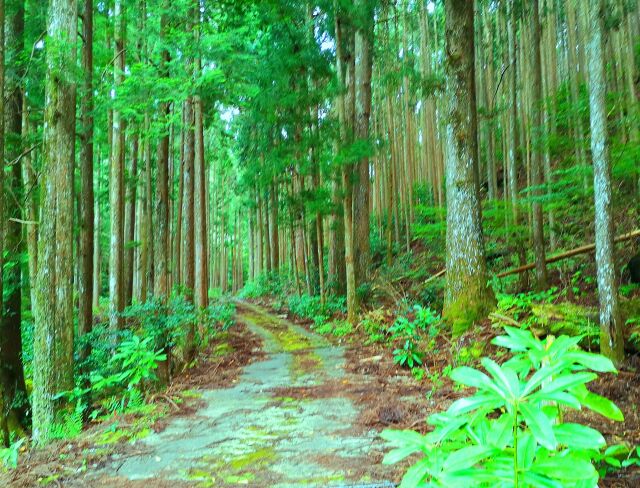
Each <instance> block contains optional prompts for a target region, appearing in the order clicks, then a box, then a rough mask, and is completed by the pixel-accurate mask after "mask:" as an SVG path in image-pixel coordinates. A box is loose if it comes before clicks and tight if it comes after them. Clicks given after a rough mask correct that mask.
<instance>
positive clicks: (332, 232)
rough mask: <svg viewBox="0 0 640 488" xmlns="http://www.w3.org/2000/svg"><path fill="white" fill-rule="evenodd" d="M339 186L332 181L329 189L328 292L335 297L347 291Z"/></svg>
mask: <svg viewBox="0 0 640 488" xmlns="http://www.w3.org/2000/svg"><path fill="white" fill-rule="evenodd" d="M340 186H341V185H340V183H339V181H338V178H336V179H334V181H333V182H332V188H331V194H332V198H331V199H332V202H333V214H332V216H331V223H330V224H329V259H328V261H329V262H328V266H329V273H328V274H329V279H330V281H329V290H330V291H331V293H333V294H335V295H344V294H345V293H346V290H347V275H346V266H345V262H344V215H343V213H342V203H341V198H342V196H341V190H340Z"/></svg>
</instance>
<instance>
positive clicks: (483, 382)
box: [451, 366, 507, 400]
mask: <svg viewBox="0 0 640 488" xmlns="http://www.w3.org/2000/svg"><path fill="white" fill-rule="evenodd" d="M451 379H452V380H453V381H456V382H458V383H461V384H463V385H465V386H472V387H474V388H478V389H479V390H489V391H493V392H495V393H496V394H498V396H500V397H501V398H503V399H505V400H506V398H507V396H506V394H505V392H504V391H503V390H502V389H501V388H500V387H499V386H498V385H496V384H495V383H494V382H493V381H491V378H489V377H488V376H487V375H486V374H484V373H483V372H482V371H478V370H477V369H473V368H469V367H468V366H462V367H460V368H456V369H454V370H453V371H452V372H451Z"/></svg>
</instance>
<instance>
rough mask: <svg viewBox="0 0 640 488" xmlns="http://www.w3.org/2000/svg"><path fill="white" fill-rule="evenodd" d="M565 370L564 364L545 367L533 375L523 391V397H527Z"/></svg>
mask: <svg viewBox="0 0 640 488" xmlns="http://www.w3.org/2000/svg"><path fill="white" fill-rule="evenodd" d="M563 369H565V366H564V365H562V364H555V365H553V366H543V367H542V368H540V369H539V370H538V371H536V372H535V373H533V375H531V378H529V381H527V384H526V385H525V387H524V389H523V390H522V395H523V396H526V395H528V394H529V393H531V392H532V391H533V390H535V389H536V388H538V387H539V386H540V385H541V384H542V383H544V382H545V381H546V380H548V379H549V378H552V377H553V376H554V375H556V374H558V373H559V372H560V371H562V370H563Z"/></svg>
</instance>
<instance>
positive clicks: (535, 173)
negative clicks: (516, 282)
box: [531, 0, 548, 290]
mask: <svg viewBox="0 0 640 488" xmlns="http://www.w3.org/2000/svg"><path fill="white" fill-rule="evenodd" d="M531 9H532V12H531V14H532V20H533V25H532V34H533V39H532V56H533V61H532V66H533V84H532V90H533V113H534V123H533V125H534V128H535V129H536V130H537V131H538V132H541V131H542V129H543V127H544V120H543V117H542V116H543V103H544V100H543V92H542V56H541V53H540V49H541V45H540V44H541V36H540V34H541V26H540V2H539V0H533V4H532V6H531ZM540 139H541V138H540V136H537V137H535V139H534V141H533V155H532V159H533V161H532V169H531V184H532V185H533V187H534V190H533V195H534V197H535V199H534V201H533V248H534V249H533V250H534V255H535V261H536V287H537V289H538V290H546V288H547V283H548V276H547V264H546V263H547V262H546V252H545V242H544V215H543V213H542V203H541V202H540V197H541V196H542V188H541V185H542V183H543V178H542V176H543V168H544V167H543V160H542V141H541V140H540Z"/></svg>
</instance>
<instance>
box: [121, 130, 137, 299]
mask: <svg viewBox="0 0 640 488" xmlns="http://www.w3.org/2000/svg"><path fill="white" fill-rule="evenodd" d="M131 138H132V139H133V140H132V143H131V170H130V172H129V174H128V178H126V180H127V183H128V184H127V190H126V197H125V210H126V211H125V218H124V234H125V249H124V261H123V266H124V268H123V276H124V306H125V307H128V306H130V305H131V302H132V300H133V275H134V273H133V270H134V254H135V253H134V251H135V250H134V245H135V231H136V202H137V193H138V160H139V156H140V153H139V151H140V136H139V134H138V128H137V127H136V128H135V132H134V133H133V134H132V136H131Z"/></svg>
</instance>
